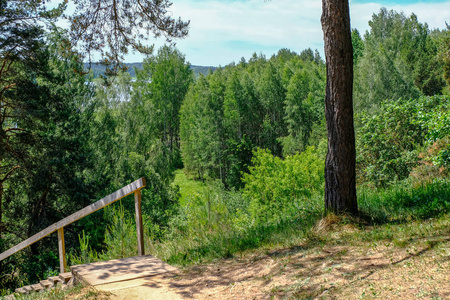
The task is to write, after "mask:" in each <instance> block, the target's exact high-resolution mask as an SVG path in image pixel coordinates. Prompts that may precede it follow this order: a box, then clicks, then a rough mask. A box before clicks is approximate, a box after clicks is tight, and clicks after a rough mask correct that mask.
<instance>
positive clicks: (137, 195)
mask: <svg viewBox="0 0 450 300" xmlns="http://www.w3.org/2000/svg"><path fill="white" fill-rule="evenodd" d="M134 207H135V210H136V234H137V246H138V255H139V256H142V255H144V254H145V249H144V227H143V225H142V211H141V190H137V191H136V192H134Z"/></svg>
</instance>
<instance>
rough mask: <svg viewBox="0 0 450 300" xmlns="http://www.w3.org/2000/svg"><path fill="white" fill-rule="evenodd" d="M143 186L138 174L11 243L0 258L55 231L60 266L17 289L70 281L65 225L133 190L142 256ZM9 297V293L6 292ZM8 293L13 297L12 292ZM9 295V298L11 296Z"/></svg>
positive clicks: (31, 289) (22, 290)
mask: <svg viewBox="0 0 450 300" xmlns="http://www.w3.org/2000/svg"><path fill="white" fill-rule="evenodd" d="M144 187H145V178H143V177H142V178H139V179H138V180H136V181H134V182H132V183H130V184H128V185H126V186H124V187H122V188H121V189H119V190H117V191H115V192H114V193H112V194H110V195H108V196H106V197H104V198H102V199H100V200H98V201H97V202H95V203H92V204H91V205H89V206H86V207H85V208H83V209H81V210H79V211H77V212H75V213H73V214H71V215H70V216H68V217H66V218H64V219H62V220H60V221H59V222H56V223H54V224H52V225H50V226H49V227H47V228H45V229H44V230H42V231H40V232H38V233H36V234H35V235H33V236H31V237H30V238H28V239H26V240H24V241H22V242H21V243H19V244H17V245H15V246H14V247H12V248H10V249H8V250H6V251H5V252H3V253H0V261H2V260H3V259H5V258H7V257H9V256H11V255H13V254H15V253H16V252H18V251H20V250H22V249H24V248H26V247H28V246H30V245H32V244H33V243H36V242H37V241H39V240H41V239H43V238H44V237H46V236H48V235H50V234H52V233H54V232H58V253H59V267H60V272H61V273H60V274H59V276H54V277H49V278H48V279H46V280H42V281H41V282H39V283H37V284H33V285H28V286H24V287H21V288H18V289H16V293H21V294H28V293H30V292H39V291H42V290H45V289H50V288H53V287H55V286H58V285H61V286H63V287H64V286H68V285H70V284H71V283H72V282H73V279H74V276H73V274H72V272H73V270H71V272H67V273H66V271H67V270H68V268H67V265H66V250H65V245H64V227H65V226H67V225H70V224H72V223H73V222H75V221H77V220H79V219H81V218H84V217H86V216H88V215H90V214H92V213H93V212H96V211H97V210H99V209H102V208H104V207H105V206H108V205H110V204H112V203H114V202H116V201H118V200H120V199H122V198H124V197H126V196H128V195H131V194H134V203H135V210H136V233H137V245H138V255H139V256H144V255H145V253H144V234H143V232H144V231H143V225H142V211H141V201H142V199H141V189H143V188H144ZM8 297H9V296H8ZM11 297H14V296H12V295H11ZM11 297H10V298H11Z"/></svg>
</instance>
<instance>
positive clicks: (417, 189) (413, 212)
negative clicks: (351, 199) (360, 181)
mask: <svg viewBox="0 0 450 300" xmlns="http://www.w3.org/2000/svg"><path fill="white" fill-rule="evenodd" d="M449 199H450V185H449V181H448V179H442V178H441V179H436V180H433V181H432V182H428V183H422V184H419V185H415V184H414V183H413V182H412V181H402V182H398V183H395V184H393V185H392V186H390V187H388V188H386V189H373V188H368V187H361V188H360V191H359V193H358V206H359V209H360V210H361V212H362V215H363V216H364V217H367V218H369V219H370V220H371V221H372V222H374V223H375V224H386V223H394V224H395V223H400V222H401V223H404V222H409V221H411V220H424V219H428V218H434V217H439V216H441V215H443V214H445V213H448V212H449V211H450V201H449Z"/></svg>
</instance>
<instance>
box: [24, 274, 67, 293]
mask: <svg viewBox="0 0 450 300" xmlns="http://www.w3.org/2000/svg"><path fill="white" fill-rule="evenodd" d="M72 283H73V275H72V273H71V272H67V273H61V274H59V275H58V276H52V277H49V278H48V279H46V280H41V281H40V282H39V283H36V284H31V285H27V286H24V287H21V288H18V289H16V293H18V294H29V293H31V292H40V291H43V290H48V289H52V288H54V287H56V286H60V287H66V286H71V285H72Z"/></svg>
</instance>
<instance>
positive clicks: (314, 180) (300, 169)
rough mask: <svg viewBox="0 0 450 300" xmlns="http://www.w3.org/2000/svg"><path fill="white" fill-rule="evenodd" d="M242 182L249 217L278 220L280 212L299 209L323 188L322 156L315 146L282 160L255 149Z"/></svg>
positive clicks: (271, 220) (264, 220)
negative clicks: (251, 163) (248, 206)
mask: <svg viewBox="0 0 450 300" xmlns="http://www.w3.org/2000/svg"><path fill="white" fill-rule="evenodd" d="M243 182H244V183H245V187H244V190H243V191H244V195H245V196H247V197H249V198H250V199H251V203H250V211H251V214H252V217H253V218H255V219H258V222H277V220H279V217H280V216H279V214H280V213H281V214H283V211H286V210H292V209H301V207H303V202H307V201H308V200H307V199H308V198H309V197H311V195H313V194H315V193H319V192H320V191H321V190H322V189H323V182H324V174H323V159H321V158H320V157H319V155H318V154H317V151H316V150H315V148H314V147H308V148H307V149H306V150H305V151H304V152H302V153H300V154H296V155H293V156H287V157H286V158H285V159H284V160H281V159H280V158H278V157H276V156H273V155H272V154H271V153H270V152H269V151H267V150H258V151H257V152H256V153H255V156H254V158H253V166H252V167H250V169H249V173H248V174H244V176H243Z"/></svg>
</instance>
